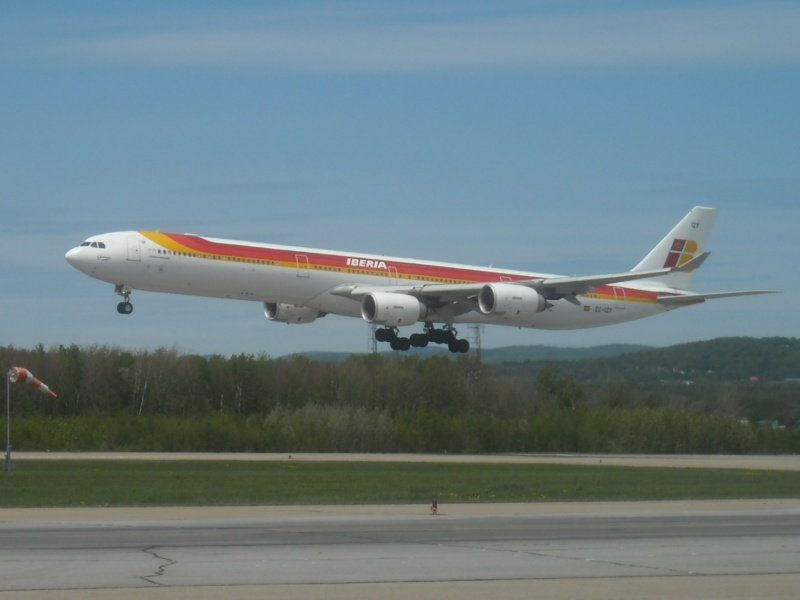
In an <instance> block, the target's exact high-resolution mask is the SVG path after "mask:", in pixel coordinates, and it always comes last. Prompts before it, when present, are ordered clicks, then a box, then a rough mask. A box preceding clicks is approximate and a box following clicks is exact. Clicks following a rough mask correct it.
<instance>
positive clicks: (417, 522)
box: [0, 455, 800, 600]
mask: <svg viewBox="0 0 800 600" xmlns="http://www.w3.org/2000/svg"><path fill="white" fill-rule="evenodd" d="M52 456H53V457H56V456H57V455H52ZM181 456H182V458H184V459H189V457H188V456H185V455H181ZM169 457H170V458H171V457H172V455H170V456H169ZM259 457H260V455H254V456H253V457H246V458H242V457H241V456H236V455H234V457H229V456H226V457H225V460H231V459H236V458H240V459H245V460H258V459H259ZM19 458H21V459H23V460H24V459H25V458H28V457H27V456H25V457H19ZM30 458H34V457H33V456H31V457H30ZM35 458H40V456H35ZM75 458H86V456H85V455H79V456H75ZM101 458H109V456H108V455H104V456H102V457H101ZM114 458H119V459H125V458H131V457H130V455H122V456H114ZM142 458H153V456H152V455H144V456H143V457H142ZM198 458H209V457H208V456H205V455H202V456H200V457H198ZM287 458H288V457H287V456H285V455H274V457H271V459H274V460H286V459H287ZM325 458H328V459H331V458H332V457H331V456H326V457H325ZM343 458H349V459H353V458H355V459H356V460H360V459H363V457H362V456H358V457H353V456H352V455H347V456H346V457H341V456H339V457H338V459H343ZM415 458H416V459H419V457H413V456H408V457H405V456H404V457H397V456H392V457H378V458H377V460H381V459H383V460H386V459H390V460H402V461H404V462H406V461H407V462H413V461H414V460H415ZM667 458H670V457H665V459H664V462H659V461H660V460H662V459H661V458H660V457H650V458H643V457H627V458H626V457H607V456H603V457H598V456H581V457H575V456H567V457H552V456H551V457H547V456H545V457H542V456H539V457H534V458H531V457H510V461H512V462H513V461H523V460H524V461H528V460H536V461H545V462H547V461H550V460H559V461H566V462H580V461H586V464H599V462H600V461H602V464H619V463H617V461H618V460H621V461H625V460H627V461H630V462H633V463H639V464H641V461H643V460H649V461H654V462H656V463H658V464H659V465H663V466H676V465H675V464H665V463H666V462H667V460H666V459H667ZM674 458H675V457H672V459H673V460H674ZM769 458H772V457H769ZM261 459H263V458H261ZM317 459H318V458H317V456H316V455H297V456H293V457H292V460H317ZM777 459H778V460H777V463H774V462H773V463H770V462H769V461H768V460H766V459H762V457H742V460H741V461H736V460H735V457H731V458H728V457H711V460H712V461H714V460H716V461H720V460H721V461H723V462H728V463H729V468H753V467H752V466H746V467H745V466H736V464H739V465H740V464H742V463H744V464H748V465H752V464H753V463H759V464H760V465H761V466H760V468H778V469H780V468H787V470H788V469H791V470H794V469H795V460H796V459H795V458H794V457H777ZM429 460H465V457H430V458H429ZM467 460H470V458H469V457H467ZM472 460H475V461H476V462H484V461H490V460H493V461H497V460H502V458H501V459H498V458H497V457H472ZM505 460H509V457H506V458H505ZM682 460H683V461H684V462H689V463H692V464H693V466H697V467H702V466H703V464H702V462H703V461H702V460H701V459H700V457H684V458H683V459H682ZM612 461H613V462H612ZM630 462H628V463H626V464H630ZM670 462H672V461H670ZM642 466H644V465H642ZM684 466H685V465H684ZM706 466H708V465H706ZM714 466H716V465H714ZM798 589H800V500H748V501H722V502H716V501H701V502H693V501H679V502H642V503H639V502H633V503H566V504H556V503H547V504H502V505H497V504H483V505H476V504H466V505H463V504H462V505H459V504H453V505H447V504H443V505H441V510H440V514H439V515H437V516H432V515H430V514H428V511H427V507H426V506H357V507H346V506H335V507H327V506H316V507H209V508H206V507H203V508H200V507H175V508H152V509H150V508H91V509H88V508H79V509H0V600H21V599H26V600H51V599H56V598H58V599H64V600H72V599H77V598H81V599H90V600H91V599H94V598H109V597H113V598H119V599H122V600H126V599H131V600H150V599H162V598H163V599H166V600H172V599H184V598H192V599H197V600H205V599H207V598H225V599H226V600H243V599H250V598H259V599H261V598H287V599H294V598H314V597H324V598H332V599H338V598H342V599H344V598H347V599H348V600H360V599H362V598H376V597H381V598H388V599H394V598H409V597H413V598H415V600H427V599H429V598H430V599H431V600H433V599H436V600H442V599H449V598H458V599H460V600H463V599H466V600H471V599H477V598H481V599H484V598H486V597H500V598H548V599H554V600H560V599H567V598H569V599H575V598H586V599H589V600H594V599H598V600H599V599H612V598H613V599H618V600H619V599H621V600H625V599H628V598H630V599H634V598H635V599H637V600H639V599H642V598H654V599H664V600H667V599H677V598H681V599H684V598H720V599H722V598H725V599H739V598H796V597H797V590H798Z"/></svg>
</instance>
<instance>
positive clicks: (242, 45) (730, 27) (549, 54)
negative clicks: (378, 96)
mask: <svg viewBox="0 0 800 600" xmlns="http://www.w3.org/2000/svg"><path fill="white" fill-rule="evenodd" d="M135 22H136V23H137V26H138V27H141V28H142V29H145V30H147V29H149V31H141V32H137V33H130V34H129V33H121V32H120V31H119V28H118V27H114V29H115V30H116V31H115V33H114V34H107V33H93V34H84V35H83V36H78V37H72V38H71V39H70V40H69V41H60V42H53V43H51V44H49V45H48V46H47V48H46V50H45V52H44V54H46V55H49V57H50V58H52V57H58V58H59V59H60V60H65V61H68V62H69V63H72V64H81V65H85V64H97V65H130V66H150V67H256V68H266V69H275V70H287V71H311V72H386V71H411V70H452V69H496V68H501V69H502V68H510V69H528V68H547V67H606V66H643V65H686V64H707V63H712V64H762V63H797V62H798V61H800V35H798V31H800V6H798V5H795V4H785V3H759V4H744V5H731V4H721V5H718V6H714V5H711V6H701V7H696V6H678V7H674V8H672V7H670V8H661V9H650V10H629V11H617V12H583V13H580V12H570V13H564V14H541V15H530V14H522V15H517V16H514V17H508V16H503V17H487V16H486V15H481V16H477V15H475V14H472V15H471V16H469V17H454V16H453V15H441V14H440V15H433V16H427V17H426V16H425V15H424V14H421V15H413V14H409V13H383V14H377V13H376V12H375V11H374V10H371V11H369V12H366V13H365V12H363V11H358V10H354V9H352V8H351V9H350V11H349V12H348V11H347V10H344V11H341V12H337V13H335V14H334V13H331V12H330V11H329V10H327V9H320V11H318V12H316V13H315V12H311V11H309V10H308V9H304V10H302V11H300V12H298V13H297V14H296V15H295V16H294V18H293V17H292V15H291V14H289V15H287V13H286V11H281V12H280V13H277V12H276V13H270V12H264V13H258V15H257V17H253V15H250V18H244V17H243V16H241V15H240V17H239V18H236V16H235V15H233V16H232V15H231V14H225V15H220V18H219V19H218V20H217V23H219V24H218V25H216V26H212V25H209V20H208V19H206V18H204V19H184V20H183V23H188V25H178V23H179V21H172V22H171V23H170V24H168V25H167V26H166V27H165V24H164V21H163V20H159V19H155V18H154V19H153V23H152V24H151V25H149V26H148V25H147V24H145V25H142V22H141V21H140V20H137V21H135Z"/></svg>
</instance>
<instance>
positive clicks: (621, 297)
mask: <svg viewBox="0 0 800 600" xmlns="http://www.w3.org/2000/svg"><path fill="white" fill-rule="evenodd" d="M614 298H615V299H616V302H615V304H614V308H619V309H624V308H625V288H621V287H615V288H614Z"/></svg>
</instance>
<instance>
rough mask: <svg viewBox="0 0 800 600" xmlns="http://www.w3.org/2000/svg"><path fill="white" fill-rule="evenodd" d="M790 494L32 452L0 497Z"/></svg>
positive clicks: (570, 473) (688, 482)
mask: <svg viewBox="0 0 800 600" xmlns="http://www.w3.org/2000/svg"><path fill="white" fill-rule="evenodd" d="M434 497H435V498H438V499H439V501H440V502H441V503H448V502H449V503H463V502H554V501H561V502H563V501H578V500H581V501H600V500H676V499H720V498H798V497H800V473H798V472H783V471H748V470H735V469H669V468H636V467H613V466H560V465H503V464H492V465H481V464H449V463H420V464H418V463H350V462H341V463H337V462H292V461H284V462H263V463H260V462H244V461H242V462H238V461H230V462H224V461H108V462H106V461H73V460H68V461H50V460H47V461H37V460H25V461H17V462H15V463H14V470H13V471H12V472H10V473H0V507H3V508H10V507H53V506H76V507H77V506H234V505H288V504H394V503H396V504H406V503H412V504H413V503H427V502H430V500H431V499H432V498H434Z"/></svg>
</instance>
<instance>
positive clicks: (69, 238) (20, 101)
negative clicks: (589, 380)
mask: <svg viewBox="0 0 800 600" xmlns="http://www.w3.org/2000/svg"><path fill="white" fill-rule="evenodd" d="M798 31H800V4H798V3H784V2H614V1H602V0H601V1H592V2H588V1H587V2H577V1H574V2H571V1H566V2H555V1H541V2H535V1H534V2H515V1H509V2H503V1H499V2H498V1H489V0H486V1H474V2H463V3H461V2H459V3H452V2H435V1H434V2H427V1H426V2H406V3H396V2H335V3H334V2H330V3H325V2H236V1H232V2H226V3H216V2H207V3H203V2H192V3H189V2H144V1H143V2H136V3H126V2H79V1H75V2H69V3H65V2H21V1H7V2H4V3H3V5H2V7H1V8H0V82H2V93H0V126H1V129H0V130H1V131H2V138H0V139H1V140H2V143H0V182H2V185H0V207H2V214H3V215H4V216H5V218H4V219H2V221H1V222H0V232H2V234H0V250H2V252H0V278H1V279H0V280H1V281H2V284H0V344H2V345H14V346H18V347H32V346H34V345H35V344H39V343H41V344H44V345H45V347H50V346H54V345H55V346H57V345H59V344H65V345H67V344H72V343H76V344H79V345H83V346H87V345H95V344H97V345H111V346H121V347H126V348H132V349H140V348H157V347H160V346H174V347H176V348H178V349H179V350H181V351H186V352H200V353H213V352H218V353H222V354H226V355H227V354H234V353H240V352H247V353H260V352H264V353H267V354H270V355H273V356H280V355H284V354H287V353H292V352H298V351H306V350H341V351H355V352H360V351H366V349H367V339H368V326H367V325H366V324H365V323H363V322H360V321H358V320H355V319H346V318H341V317H327V318H325V319H322V320H320V321H317V322H316V323H314V324H312V325H302V326H287V325H279V324H275V323H270V322H268V321H267V320H266V319H265V318H264V317H263V314H262V312H261V307H260V305H258V304H255V303H246V302H234V301H223V300H214V299H199V298H188V297H181V296H168V295H159V294H153V293H145V292H138V293H135V294H134V297H133V300H134V303H135V305H136V311H135V312H134V314H133V315H131V316H130V317H121V316H120V315H118V314H117V312H116V310H115V306H116V303H117V301H118V300H117V297H116V296H115V295H114V294H113V290H112V288H111V286H110V285H109V284H105V283H103V282H100V281H96V280H93V279H90V278H88V277H86V276H84V275H82V274H81V273H79V272H78V271H75V270H74V269H72V268H71V267H70V266H69V265H68V264H67V263H66V262H65V261H64V258H63V257H64V253H65V252H66V251H67V250H68V249H69V248H71V247H73V246H75V245H77V244H79V243H80V242H81V241H83V239H85V238H86V237H88V236H89V235H92V234H96V233H102V232H108V231H118V230H129V229H161V230H165V231H179V232H193V233H200V234H204V235H211V236H216V237H228V238H234V239H248V240H254V241H262V242H275V243H281V244H291V245H300V246H312V247H318V248H333V249H341V250H353V251H361V252H368V253H378V254H387V255H399V256H406V257H414V258H425V259H431V260H443V261H450V262H459V263H467V264H477V265H489V264H493V265H494V266H498V267H499V266H502V267H508V268H515V269H525V270H532V271H542V272H550V273H562V274H567V275H573V274H574V275H578V274H591V273H598V272H614V271H623V270H628V269H630V268H632V267H633V266H634V265H635V264H636V263H637V262H638V261H639V260H640V259H641V258H642V257H643V256H644V255H645V254H646V253H647V252H648V251H649V250H650V248H651V247H652V246H654V245H655V244H656V242H658V241H659V240H660V239H661V238H662V237H663V236H664V235H665V234H666V233H667V232H668V231H669V229H670V228H671V227H672V226H673V225H674V224H675V223H676V222H677V221H678V220H679V219H680V218H681V217H683V215H684V214H685V213H686V212H687V211H688V210H689V209H690V208H691V207H692V206H694V205H706V206H714V207H718V208H719V209H720V217H719V219H718V221H717V226H716V230H715V232H714V235H713V237H712V241H711V250H712V256H711V258H710V259H709V260H708V261H707V262H706V264H705V265H704V266H703V268H702V270H701V272H700V273H699V274H698V276H697V278H696V279H695V286H694V288H693V289H695V290H696V291H723V290H734V289H751V288H766V289H780V290H783V291H784V293H783V294H781V295H776V296H763V297H752V298H738V299H728V300H720V301H717V302H713V303H706V304H705V305H702V306H698V307H692V308H687V309H684V310H680V311H676V312H672V313H668V314H666V315H662V316H659V317H655V318H653V319H649V320H645V321H639V322H633V323H629V324H625V325H620V326H615V327H609V328H601V329H597V330H583V331H573V332H543V331H533V330H517V329H513V328H502V327H487V328H485V329H484V331H483V336H482V341H483V344H484V346H486V347H495V346H502V345H507V344H556V345H562V346H590V345H596V344H602V343H612V342H631V343H644V344H652V345H669V344H674V343H680V342H686V341H694V340H702V339H710V338H714V337H719V336H731V335H749V336H773V335H785V336H792V337H796V336H798V335H800V321H799V320H798V318H797V316H796V313H795V307H794V296H796V295H797V294H798V292H800V290H798V288H799V287H800V278H798V276H797V267H796V265H797V264H798V263H800V260H799V259H800V243H799V242H798V235H797V231H798V223H800V219H799V218H798V217H799V216H800V215H799V214H798V213H800V201H799V200H800V113H799V112H798V106H800V36H798V35H797V32H798Z"/></svg>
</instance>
